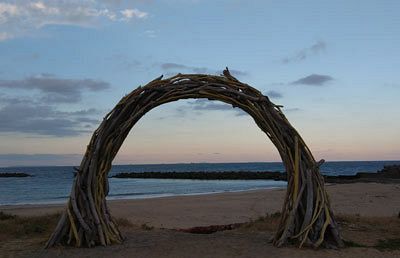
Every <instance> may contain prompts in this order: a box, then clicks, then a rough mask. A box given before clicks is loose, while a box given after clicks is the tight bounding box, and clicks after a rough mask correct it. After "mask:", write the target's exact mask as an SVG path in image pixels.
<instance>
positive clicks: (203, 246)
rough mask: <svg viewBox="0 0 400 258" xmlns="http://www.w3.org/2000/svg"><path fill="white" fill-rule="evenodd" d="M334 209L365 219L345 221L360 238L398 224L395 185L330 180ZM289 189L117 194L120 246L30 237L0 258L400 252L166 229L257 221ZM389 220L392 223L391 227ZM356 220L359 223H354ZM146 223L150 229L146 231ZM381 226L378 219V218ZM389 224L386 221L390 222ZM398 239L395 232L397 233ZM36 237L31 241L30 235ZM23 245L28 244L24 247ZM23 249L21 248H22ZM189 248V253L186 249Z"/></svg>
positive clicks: (399, 194) (30, 208) (399, 190)
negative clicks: (55, 243) (122, 223)
mask: <svg viewBox="0 0 400 258" xmlns="http://www.w3.org/2000/svg"><path fill="white" fill-rule="evenodd" d="M327 190H328V192H329V194H330V197H331V202H332V206H333V210H334V212H335V213H336V215H337V216H342V217H343V216H344V217H346V216H352V217H356V218H357V217H362V218H364V221H365V218H367V222H366V224H365V223H364V224H363V225H359V227H358V226H357V222H356V223H353V222H352V223H347V224H349V225H350V226H348V227H350V229H348V228H346V229H345V230H344V233H343V235H344V237H349V236H350V237H351V238H352V239H357V241H359V242H361V243H372V242H374V241H377V240H378V239H381V238H386V237H389V238H390V237H396V234H397V233H396V232H397V231H393V232H389V231H386V229H371V230H372V231H370V229H366V226H365V225H367V227H369V226H368V225H374V223H375V222H374V221H381V220H383V221H388V223H391V226H390V227H393V228H394V229H396V230H398V227H399V225H400V223H399V220H400V219H399V218H398V217H397V216H398V213H399V212H400V185H399V184H378V183H353V184H335V185H328V186H327ZM285 191H286V189H271V190H255V191H246V192H232V193H218V194H208V195H193V196H175V197H163V198H153V199H138V200H115V201H110V202H109V205H110V207H111V209H112V212H113V215H114V216H115V217H117V218H126V219H128V220H129V221H130V222H131V223H132V224H134V225H142V227H140V226H136V227H135V228H130V227H128V228H126V227H122V231H123V232H124V235H125V236H126V238H127V239H126V242H125V243H124V244H123V245H115V246H111V247H107V248H102V247H97V248H93V249H87V248H84V249H76V248H53V249H50V250H43V249H42V247H43V243H44V241H46V237H42V238H41V239H39V240H40V241H39V240H35V241H36V242H34V244H33V243H31V242H30V241H29V240H26V239H25V240H24V242H23V244H22V242H11V243H6V244H4V246H0V249H3V250H5V252H4V253H5V254H7V255H5V256H4V257H15V256H22V257H24V256H29V257H54V256H60V257H82V256H84V257H93V256H96V257H108V256H109V255H115V257H132V255H133V254H136V255H134V257H265V255H266V254H268V257H321V256H324V257H363V258H366V257H400V251H398V250H394V251H390V252H387V251H379V250H377V249H373V248H362V247H359V248H345V249H342V250H339V251H337V250H323V249H321V250H319V251H315V250H312V249H307V248H306V249H302V250H298V249H297V248H295V247H287V248H275V247H273V246H272V244H270V243H268V239H270V238H271V237H272V236H273V234H274V231H273V230H272V229H268V230H266V231H265V230H255V231H252V230H250V231H249V230H247V231H241V230H232V231H222V232H217V233H214V234H207V235H199V234H188V233H182V232H177V231H171V230H170V229H183V228H190V227H195V226H209V225H222V224H231V223H239V222H248V221H250V220H253V221H254V220H257V218H259V217H261V216H265V215H266V214H273V213H275V212H279V211H280V209H281V205H282V202H283V198H284V195H285ZM63 208H64V205H20V206H1V207H0V210H1V211H3V212H6V213H11V214H15V215H19V216H29V217H32V216H41V215H45V214H52V213H55V212H59V211H62V210H63ZM393 221H394V223H395V225H393ZM359 223H361V222H359ZM144 224H146V225H147V226H148V227H149V228H152V229H151V230H150V231H149V230H144V229H143V225H144ZM381 224H382V223H381ZM387 226H388V225H384V227H387ZM397 237H398V236H397ZM32 241H33V240H32ZM21 245H25V246H26V245H27V246H28V249H22V248H21ZM20 248H21V249H20ZM188 248H190V250H191V252H190V253H188Z"/></svg>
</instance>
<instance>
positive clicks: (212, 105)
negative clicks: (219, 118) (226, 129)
mask: <svg viewBox="0 0 400 258" xmlns="http://www.w3.org/2000/svg"><path fill="white" fill-rule="evenodd" d="M190 104H191V108H192V109H193V110H232V109H233V107H232V106H231V105H229V104H223V103H222V102H220V103H217V101H210V100H208V99H196V100H195V101H193V102H191V103H190Z"/></svg>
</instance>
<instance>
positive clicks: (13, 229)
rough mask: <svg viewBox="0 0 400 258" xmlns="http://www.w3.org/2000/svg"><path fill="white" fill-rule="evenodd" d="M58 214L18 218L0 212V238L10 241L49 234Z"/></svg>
mask: <svg viewBox="0 0 400 258" xmlns="http://www.w3.org/2000/svg"><path fill="white" fill-rule="evenodd" d="M59 217H60V214H51V215H43V216H37V217H20V216H16V215H12V214H7V213H4V212H0V238H2V239H12V238H14V239H15V238H17V239H18V238H23V237H33V236H43V235H45V234H50V233H51V231H52V230H53V229H54V227H55V226H56V224H57V221H58V219H59Z"/></svg>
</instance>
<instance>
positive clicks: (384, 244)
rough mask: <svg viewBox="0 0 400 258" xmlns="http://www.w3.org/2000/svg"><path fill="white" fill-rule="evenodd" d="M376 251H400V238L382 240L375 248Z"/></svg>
mask: <svg viewBox="0 0 400 258" xmlns="http://www.w3.org/2000/svg"><path fill="white" fill-rule="evenodd" d="M374 247H375V248H376V249H378V250H381V251H384V250H390V251H393V250H400V238H391V239H384V240H382V239H380V240H378V243H377V244H376V245H375V246H374Z"/></svg>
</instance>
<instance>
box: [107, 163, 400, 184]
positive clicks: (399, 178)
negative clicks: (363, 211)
mask: <svg viewBox="0 0 400 258" xmlns="http://www.w3.org/2000/svg"><path fill="white" fill-rule="evenodd" d="M111 178H141V179H150V178H151V179H190V180H274V181H287V174H286V173H284V172H283V173H282V172H278V171H275V172H271V171H263V172H252V171H221V172H207V171H198V172H175V171H174V172H130V173H118V174H116V175H114V176H111ZM324 179H325V182H327V183H355V182H376V183H396V182H400V165H390V166H384V168H383V169H382V170H380V171H377V172H376V173H368V172H359V173H357V174H355V175H338V176H327V175H325V176H324Z"/></svg>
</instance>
